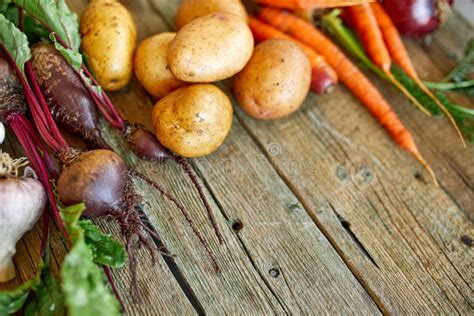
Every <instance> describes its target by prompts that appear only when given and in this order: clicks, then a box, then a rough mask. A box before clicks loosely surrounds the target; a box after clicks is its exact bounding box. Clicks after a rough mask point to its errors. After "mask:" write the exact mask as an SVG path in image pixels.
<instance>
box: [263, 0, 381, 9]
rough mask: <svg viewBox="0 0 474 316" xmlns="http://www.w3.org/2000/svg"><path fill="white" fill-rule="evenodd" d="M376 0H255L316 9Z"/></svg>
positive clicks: (285, 6)
mask: <svg viewBox="0 0 474 316" xmlns="http://www.w3.org/2000/svg"><path fill="white" fill-rule="evenodd" d="M374 1H376V0H254V2H256V3H260V4H265V5H268V6H271V7H276V8H283V9H316V8H336V7H345V6H351V5H356V4H361V3H367V2H374Z"/></svg>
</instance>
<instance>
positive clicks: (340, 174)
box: [336, 166, 349, 182]
mask: <svg viewBox="0 0 474 316" xmlns="http://www.w3.org/2000/svg"><path fill="white" fill-rule="evenodd" d="M336 176H337V178H338V179H339V180H340V181H342V182H345V181H347V180H348V179H349V172H348V171H347V169H346V168H344V167H343V166H337V168H336Z"/></svg>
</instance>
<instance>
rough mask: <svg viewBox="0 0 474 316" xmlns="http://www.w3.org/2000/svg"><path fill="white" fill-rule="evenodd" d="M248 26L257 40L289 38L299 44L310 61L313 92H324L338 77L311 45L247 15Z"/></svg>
mask: <svg viewBox="0 0 474 316" xmlns="http://www.w3.org/2000/svg"><path fill="white" fill-rule="evenodd" d="M249 26H250V29H251V30H252V33H253V35H254V37H255V40H256V41H257V42H262V41H265V40H268V39H271V38H281V39H287V40H291V41H293V42H295V43H296V44H298V45H299V47H300V48H301V49H302V50H303V51H304V53H305V54H306V56H307V57H308V60H309V61H310V63H311V68H312V79H311V89H312V91H314V92H315V93H318V94H321V93H324V92H325V91H326V90H327V89H328V88H329V87H331V86H332V85H334V84H336V83H337V81H338V77H337V74H336V72H335V71H334V69H332V67H331V66H329V65H328V63H327V62H326V60H325V59H324V57H323V56H321V55H319V54H317V53H316V52H315V51H314V50H313V49H312V48H311V47H308V46H306V45H305V44H303V43H301V42H299V41H297V40H295V39H293V38H292V37H290V36H288V35H286V34H285V33H282V32H280V31H279V30H277V29H275V28H273V27H271V26H269V25H267V24H265V23H263V22H260V21H259V20H257V19H256V18H254V17H249Z"/></svg>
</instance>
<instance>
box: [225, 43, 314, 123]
mask: <svg viewBox="0 0 474 316" xmlns="http://www.w3.org/2000/svg"><path fill="white" fill-rule="evenodd" d="M310 83H311V65H310V63H309V61H308V58H307V57H306V55H305V54H304V52H303V51H302V50H301V49H300V48H299V47H298V45H297V44H295V43H293V42H292V41H289V40H282V39H273V40H268V41H265V42H263V43H261V44H259V45H258V46H257V47H256V48H255V51H254V54H253V56H252V58H251V59H250V61H249V63H248V64H247V66H246V67H245V68H244V70H242V72H241V73H239V74H238V75H237V76H236V78H235V82H234V93H235V95H236V98H237V100H238V101H239V103H240V106H241V107H242V109H243V110H244V111H245V112H246V113H247V114H248V115H250V116H253V117H255V118H258V119H263V120H275V119H279V118H282V117H285V116H287V115H290V114H291V113H293V112H295V111H296V110H297V109H298V108H299V107H300V106H301V104H302V103H303V101H304V99H305V97H306V95H307V94H308V92H309V88H310Z"/></svg>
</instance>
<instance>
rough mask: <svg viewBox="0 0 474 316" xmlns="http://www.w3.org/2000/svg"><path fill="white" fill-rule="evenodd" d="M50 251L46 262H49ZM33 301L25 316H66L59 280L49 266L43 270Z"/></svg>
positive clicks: (27, 307)
mask: <svg viewBox="0 0 474 316" xmlns="http://www.w3.org/2000/svg"><path fill="white" fill-rule="evenodd" d="M49 258H50V254H49V251H48V255H47V259H46V262H48V263H49V262H50V260H49ZM32 290H33V293H34V294H33V295H32V299H31V300H30V301H29V303H28V304H27V305H26V307H25V310H24V314H25V316H62V315H65V306H64V296H63V293H62V291H61V286H60V284H59V282H58V280H57V279H56V278H55V277H54V276H53V275H52V274H51V270H50V267H49V265H45V266H44V268H43V269H42V270H41V282H40V283H39V284H37V285H35V286H34V287H33V288H32Z"/></svg>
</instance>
